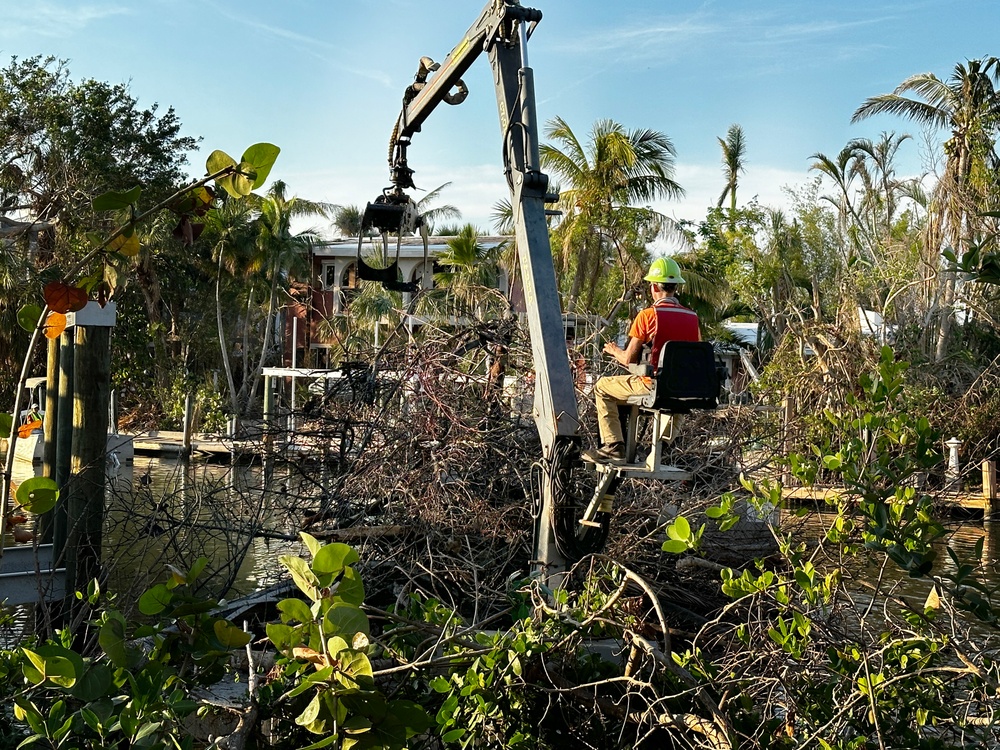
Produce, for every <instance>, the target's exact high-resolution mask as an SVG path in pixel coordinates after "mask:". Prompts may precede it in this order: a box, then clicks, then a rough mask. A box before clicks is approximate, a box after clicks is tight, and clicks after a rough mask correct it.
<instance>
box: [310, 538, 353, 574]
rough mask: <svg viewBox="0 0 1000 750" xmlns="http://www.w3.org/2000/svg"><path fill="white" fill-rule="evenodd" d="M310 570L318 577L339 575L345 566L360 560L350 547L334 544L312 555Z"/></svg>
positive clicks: (338, 543)
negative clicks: (326, 574) (328, 574)
mask: <svg viewBox="0 0 1000 750" xmlns="http://www.w3.org/2000/svg"><path fill="white" fill-rule="evenodd" d="M314 554H315V556H314V557H313V563H312V569H313V571H315V572H316V573H317V574H318V575H323V574H324V573H339V572H340V571H341V570H343V569H344V568H345V567H346V566H348V565H352V564H354V563H356V562H357V561H358V560H359V559H360V558H359V557H358V553H357V552H356V551H355V550H354V549H353V548H351V547H350V545H347V544H342V543H340V542H334V543H333V544H327V545H326V546H325V547H322V548H321V549H320V550H319V551H318V552H316V553H314Z"/></svg>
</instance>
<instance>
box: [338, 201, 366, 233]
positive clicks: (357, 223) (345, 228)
mask: <svg viewBox="0 0 1000 750" xmlns="http://www.w3.org/2000/svg"><path fill="white" fill-rule="evenodd" d="M361 218H362V213H361V209H360V208H358V207H357V206H355V205H353V204H352V205H350V206H341V207H340V208H338V209H337V211H336V213H335V214H334V215H333V225H334V226H335V227H336V228H337V231H339V232H340V235H341V237H357V236H358V235H359V234H361Z"/></svg>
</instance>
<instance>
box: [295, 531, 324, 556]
mask: <svg viewBox="0 0 1000 750" xmlns="http://www.w3.org/2000/svg"><path fill="white" fill-rule="evenodd" d="M299 536H300V537H302V543H303V544H304V545H306V549H308V550H309V554H310V555H312V556H313V557H316V553H317V552H319V551H320V548H321V547H322V546H323V543H322V542H320V540H319V539H317V538H316V537H314V536H313V535H312V534H307V533H306V532H304V531H300V532H299Z"/></svg>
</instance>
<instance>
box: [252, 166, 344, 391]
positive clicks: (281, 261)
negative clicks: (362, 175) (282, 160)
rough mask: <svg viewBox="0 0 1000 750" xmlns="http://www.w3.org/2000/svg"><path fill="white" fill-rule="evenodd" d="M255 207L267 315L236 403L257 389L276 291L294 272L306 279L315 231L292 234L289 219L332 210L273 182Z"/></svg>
mask: <svg viewBox="0 0 1000 750" xmlns="http://www.w3.org/2000/svg"><path fill="white" fill-rule="evenodd" d="M254 202H255V204H256V208H257V212H258V215H257V220H256V226H257V242H256V256H255V261H254V262H257V263H259V264H260V266H261V268H262V269H263V270H264V274H265V278H266V280H267V282H268V283H269V285H270V293H269V295H268V303H267V313H266V314H265V316H264V340H263V344H262V345H261V354H260V361H259V363H258V365H257V368H256V370H255V371H254V375H253V378H252V379H249V378H248V379H247V380H244V382H243V386H242V387H241V389H240V394H239V400H240V402H241V403H245V402H246V399H247V398H248V396H249V395H250V394H252V393H254V392H255V391H256V389H257V384H258V383H259V381H260V376H261V372H262V371H263V368H264V364H265V362H266V361H267V356H268V354H270V350H271V337H272V335H273V329H274V325H273V323H274V319H275V312H276V310H277V302H278V290H279V288H280V286H281V284H282V283H287V281H288V279H289V278H290V277H291V276H295V275H296V272H298V273H299V274H300V278H303V277H308V275H309V274H310V273H311V269H310V268H309V249H310V248H311V247H312V245H313V243H315V242H317V241H318V240H319V237H318V235H317V233H316V230H315V229H306V230H303V231H300V232H292V228H291V224H292V219H294V218H297V217H306V216H319V217H322V218H328V217H329V215H330V214H331V213H332V212H333V210H334V209H333V207H332V206H330V205H329V204H326V203H318V202H315V201H309V200H305V199H303V198H298V197H295V196H292V197H288V196H287V195H286V185H285V183H284V182H282V181H281V180H276V181H275V182H274V183H273V184H272V185H271V188H270V190H268V192H267V195H265V196H263V197H257V198H256V199H255V201H254Z"/></svg>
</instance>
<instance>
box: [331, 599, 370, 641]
mask: <svg viewBox="0 0 1000 750" xmlns="http://www.w3.org/2000/svg"><path fill="white" fill-rule="evenodd" d="M323 632H324V633H326V634H327V635H339V636H341V637H343V636H352V637H353V635H354V634H355V633H364V634H365V635H369V634H370V630H369V627H368V616H367V615H366V614H365V613H364V612H362V611H361V610H360V609H359V608H357V607H355V606H353V605H351V604H338V605H335V606H333V607H331V608H330V610H329V611H328V612H327V613H326V617H325V618H323ZM344 640H346V641H350V640H351V638H344Z"/></svg>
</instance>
